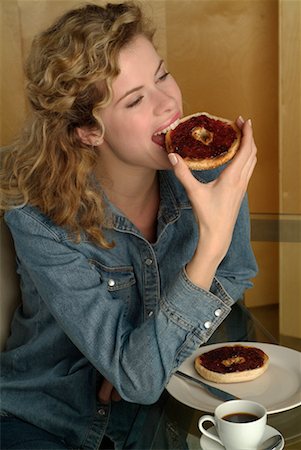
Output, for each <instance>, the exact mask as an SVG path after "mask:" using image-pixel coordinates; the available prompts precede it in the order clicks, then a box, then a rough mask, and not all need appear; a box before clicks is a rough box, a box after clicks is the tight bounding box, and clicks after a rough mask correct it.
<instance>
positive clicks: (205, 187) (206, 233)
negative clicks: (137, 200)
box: [169, 119, 257, 289]
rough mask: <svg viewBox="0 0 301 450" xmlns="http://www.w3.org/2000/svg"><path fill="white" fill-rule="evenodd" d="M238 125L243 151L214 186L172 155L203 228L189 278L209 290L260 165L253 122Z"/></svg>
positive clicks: (190, 263)
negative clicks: (250, 184)
mask: <svg viewBox="0 0 301 450" xmlns="http://www.w3.org/2000/svg"><path fill="white" fill-rule="evenodd" d="M237 124H238V126H240V128H241V129H242V132H243V137H242V141H241V145H240V148H239V150H238V152H237V154H236V156H235V157H234V159H233V160H232V161H231V163H230V164H229V165H228V166H227V167H226V168H225V169H224V170H223V172H222V173H221V174H220V176H219V177H218V178H217V179H216V180H214V181H212V182H210V183H207V184H204V183H201V182H199V181H198V180H197V179H196V178H195V177H194V176H193V175H192V173H191V172H190V170H189V168H188V167H187V165H186V164H185V162H184V161H183V159H182V158H181V157H180V156H179V155H178V154H174V153H172V154H170V155H169V158H170V161H171V163H172V164H173V166H174V171H175V174H176V176H177V178H178V179H179V180H180V182H181V183H182V184H183V186H184V187H185V190H186V192H187V195H188V197H189V199H190V201H191V204H192V207H193V210H194V214H195V217H196V220H197V222H198V225H199V233H200V238H199V243H198V246H197V249H196V252H195V255H194V257H193V258H192V260H191V261H190V262H189V263H188V264H187V266H186V271H187V275H188V277H189V278H190V279H191V281H192V282H194V283H195V284H197V285H199V286H201V287H204V288H206V289H209V287H210V285H211V283H212V279H213V277H214V274H215V271H216V269H217V266H218V265H219V263H220V262H221V260H222V259H223V257H224V256H225V255H226V253H227V250H228V248H229V245H230V243H231V238H232V234H233V230H234V226H235V223H236V219H237V216H238V213H239V209H240V206H241V202H242V200H243V197H244V195H245V193H246V190H247V187H248V183H249V180H250V178H251V175H252V173H253V170H254V167H255V164H256V161H257V159H256V153H257V149H256V145H255V142H254V139H253V132H252V125H251V121H250V120H248V121H247V122H245V123H244V122H243V120H242V119H238V120H237Z"/></svg>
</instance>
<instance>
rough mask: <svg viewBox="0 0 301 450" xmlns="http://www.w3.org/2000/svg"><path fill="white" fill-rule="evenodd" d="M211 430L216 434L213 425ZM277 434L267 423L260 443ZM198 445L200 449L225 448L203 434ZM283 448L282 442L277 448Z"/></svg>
mask: <svg viewBox="0 0 301 450" xmlns="http://www.w3.org/2000/svg"><path fill="white" fill-rule="evenodd" d="M211 428H212V429H211V432H212V434H216V435H217V432H216V430H215V427H211ZM277 434H280V435H281V433H279V431H277V430H276V429H275V428H273V427H270V426H269V425H267V426H266V427H265V431H264V435H263V437H262V439H261V442H260V444H263V442H264V441H265V440H266V439H269V438H270V437H272V436H276V435H277ZM200 445H201V449H202V450H225V447H223V446H222V445H221V444H219V443H218V442H216V441H214V440H213V439H210V438H208V437H207V436H205V435H202V437H201V439H200ZM283 448H284V443H283V445H282V446H281V447H280V448H279V450H282V449H283Z"/></svg>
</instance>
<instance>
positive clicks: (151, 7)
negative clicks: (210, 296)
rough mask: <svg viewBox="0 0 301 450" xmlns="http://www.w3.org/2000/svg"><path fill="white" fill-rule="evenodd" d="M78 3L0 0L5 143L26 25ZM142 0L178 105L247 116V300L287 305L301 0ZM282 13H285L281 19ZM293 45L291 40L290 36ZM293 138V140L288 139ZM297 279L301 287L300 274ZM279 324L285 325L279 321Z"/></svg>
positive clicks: (20, 110) (296, 254)
mask: <svg viewBox="0 0 301 450" xmlns="http://www.w3.org/2000/svg"><path fill="white" fill-rule="evenodd" d="M81 3H82V1H66V0H64V1H63V0H62V1H55V0H52V1H51V0H2V1H1V9H2V24H1V28H2V39H1V47H2V49H1V50H2V53H1V65H2V70H1V72H2V80H1V103H2V104H1V105H0V107H1V144H2V145H3V144H7V143H8V142H9V141H10V140H11V139H12V137H13V136H14V133H15V132H16V130H17V129H18V127H19V125H20V124H21V122H22V120H23V118H24V116H25V111H26V108H25V101H24V96H23V76H22V65H23V62H24V57H25V55H26V52H27V50H28V47H29V44H30V41H31V39H32V37H33V35H34V34H35V33H36V32H37V31H39V30H40V29H42V28H44V27H45V26H46V25H48V24H49V23H50V22H51V20H52V18H54V17H56V16H57V15H59V14H61V13H62V12H63V11H65V10H66V9H67V8H70V7H73V6H74V5H78V4H81ZM95 3H99V4H101V3H103V2H101V1H96V2H95ZM142 3H143V5H145V7H146V8H147V11H148V13H150V14H152V15H153V16H154V19H155V21H156V22H157V24H158V39H157V42H158V45H159V48H160V50H161V52H162V54H163V56H164V57H166V59H167V62H168V67H169V70H170V71H171V72H172V73H173V74H174V76H175V77H176V79H177V80H178V82H179V84H180V86H181V88H182V91H183V96H184V108H185V113H186V114H189V113H192V112H196V111H208V112H211V113H212V114H216V115H219V116H224V117H227V118H233V119H234V118H235V117H237V116H238V115H239V114H241V115H242V116H244V117H245V118H248V117H251V118H252V121H253V126H254V131H255V135H256V141H257V145H258V164H257V168H256V171H255V174H254V176H253V178H252V181H251V184H250V188H249V199H250V209H251V214H252V239H253V244H254V251H255V254H256V257H257V259H258V263H259V267H260V272H259V275H258V277H257V278H256V279H255V287H254V289H252V290H250V291H249V292H248V294H247V296H246V301H247V304H248V305H251V306H253V305H254V306H255V305H260V304H269V303H277V302H278V301H279V292H280V295H281V308H282V311H284V310H286V306H285V305H286V303H287V304H289V305H290V308H292V307H293V305H294V302H296V298H295V299H294V296H290V297H289V298H288V297H287V295H286V289H287V285H291V283H290V282H289V278H288V276H285V275H283V274H284V267H283V266H285V267H287V264H290V261H291V257H293V258H294V266H295V267H296V268H297V267H298V264H299V263H300V245H301V244H300V240H299V243H298V245H299V250H297V247H296V246H295V245H294V244H292V246H293V248H294V251H293V252H291V250H290V247H289V245H286V246H285V247H284V246H282V245H280V244H279V236H280V235H279V233H280V231H279V223H280V222H279V218H281V217H283V216H282V215H286V214H294V215H295V216H294V217H297V219H296V220H297V221H299V219H300V212H301V211H300V208H301V196H300V195H299V194H300V178H301V177H300V169H298V168H297V167H298V166H297V164H296V162H298V164H299V167H300V164H301V163H300V109H298V100H297V98H296V96H294V92H295V91H294V88H293V89H292V86H294V85H296V83H297V84H298V75H299V76H300V57H297V53H296V54H294V53H293V51H292V50H291V48H292V42H295V39H296V38H297V39H298V37H299V42H300V28H299V35H297V36H295V35H294V33H295V31H294V30H295V29H296V27H297V28H298V25H297V24H298V19H297V18H298V17H299V20H300V11H299V10H298V6H296V5H300V4H301V2H299V0H296V1H294V0H281V1H280V3H279V2H278V0H255V1H254V0H165V1H164V0H153V1H150V2H146V1H142ZM296 10H297V18H296ZM298 11H299V12H298ZM298 14H299V16H298ZM283 20H285V23H288V25H287V27H284V22H283ZM299 24H300V22H299ZM299 26H300V25H299ZM279 30H280V33H279ZM285 30H286V34H285ZM279 36H280V39H281V41H280V43H282V47H281V48H280V47H279ZM289 42H290V45H289V44H288V43H289ZM294 45H295V47H296V43H295V44H294ZM299 45H300V44H299ZM279 48H280V50H281V49H282V52H281V53H279ZM293 48H294V46H293ZM289 49H290V50H289ZM295 51H297V48H295ZM299 56H300V47H299ZM286 58H289V59H288V60H287V59H286ZM296 60H298V61H299V62H298V63H296ZM279 62H280V67H281V70H282V72H281V73H282V76H283V75H284V76H285V78H286V79H287V80H288V81H289V83H290V91H289V92H290V93H291V94H290V96H289V97H287V92H288V91H287V86H286V84H285V83H282V84H281V80H280V78H279V76H278V73H279V70H278V68H279ZM299 88H300V84H299ZM298 98H299V99H300V90H299V97H298ZM283 103H284V104H285V108H283ZM293 104H294V108H293V111H295V112H296V111H297V112H298V111H299V116H298V115H297V117H295V116H294V113H293V112H291V105H293ZM279 118H280V128H279V126H278V125H279ZM298 118H299V122H297V120H298ZM292 121H293V123H294V124H295V125H292ZM296 124H298V125H296ZM279 129H280V132H281V135H280V141H279V131H278V130H279ZM297 130H299V134H298V131H297ZM289 136H291V137H289ZM296 136H297V139H296ZM298 139H299V140H298ZM279 142H280V144H279ZM295 142H298V145H294V143H295ZM287 156H288V157H287ZM296 158H299V159H298V161H297V159H296ZM279 173H280V177H279ZM298 174H299V175H298ZM297 180H299V181H297ZM297 192H298V193H299V194H297ZM283 223H284V222H283ZM299 223H300V222H299ZM297 226H299V225H297ZM288 244H289V243H288ZM279 261H280V265H279ZM279 268H280V271H279ZM296 270H297V269H296ZM300 278H301V277H300ZM294 283H295V284H296V277H295V278H294ZM298 289H299V291H298V292H299V293H298V295H299V296H300V290H301V289H300V281H299V287H298ZM295 292H296V291H295ZM300 304H301V302H300ZM299 311H300V310H299ZM300 322H301V321H300ZM300 322H299V325H300ZM282 326H283V329H284V330H285V332H287V333H288V334H289V329H288V328H287V326H286V325H285V324H284V322H282ZM295 334H296V332H295V331H294V335H295Z"/></svg>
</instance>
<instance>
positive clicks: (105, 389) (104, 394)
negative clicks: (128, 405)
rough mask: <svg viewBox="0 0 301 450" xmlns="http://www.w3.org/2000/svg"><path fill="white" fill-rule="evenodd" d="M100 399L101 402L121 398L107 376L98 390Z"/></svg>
mask: <svg viewBox="0 0 301 450" xmlns="http://www.w3.org/2000/svg"><path fill="white" fill-rule="evenodd" d="M98 399H99V401H100V402H101V403H109V402H110V401H111V400H113V401H119V400H121V397H120V395H119V394H118V392H117V391H116V389H115V388H114V386H113V385H112V383H110V382H109V381H108V380H107V379H106V378H104V380H103V382H102V385H101V388H100V389H99V391H98Z"/></svg>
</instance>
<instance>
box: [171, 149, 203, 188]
mask: <svg viewBox="0 0 301 450" xmlns="http://www.w3.org/2000/svg"><path fill="white" fill-rule="evenodd" d="M168 158H169V161H170V162H171V164H172V165H173V169H174V172H175V175H176V177H177V178H178V180H179V181H180V182H181V183H182V185H183V186H184V188H185V190H186V192H187V194H188V196H189V194H190V193H192V192H193V191H194V189H195V188H196V187H197V186H198V185H199V182H198V181H197V180H196V179H195V177H194V176H193V175H192V173H191V171H190V169H189V167H188V166H187V164H186V163H185V161H184V160H183V159H182V158H181V156H180V155H178V154H176V153H169V154H168Z"/></svg>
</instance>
